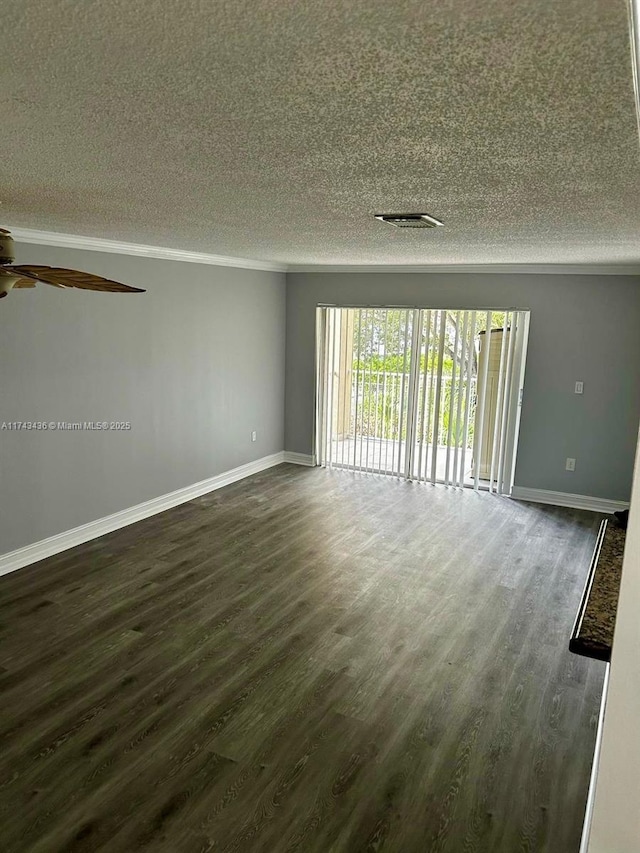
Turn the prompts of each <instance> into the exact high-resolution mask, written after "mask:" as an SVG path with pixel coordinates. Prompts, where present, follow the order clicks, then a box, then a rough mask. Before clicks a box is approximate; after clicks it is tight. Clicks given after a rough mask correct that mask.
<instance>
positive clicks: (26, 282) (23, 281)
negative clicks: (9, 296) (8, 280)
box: [13, 278, 36, 289]
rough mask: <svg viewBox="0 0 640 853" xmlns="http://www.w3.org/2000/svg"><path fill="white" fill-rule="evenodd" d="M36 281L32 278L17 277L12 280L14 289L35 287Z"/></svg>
mask: <svg viewBox="0 0 640 853" xmlns="http://www.w3.org/2000/svg"><path fill="white" fill-rule="evenodd" d="M35 286H36V282H35V279H33V278H19V279H17V281H14V282H13V287H14V289H15V288H16V287H35Z"/></svg>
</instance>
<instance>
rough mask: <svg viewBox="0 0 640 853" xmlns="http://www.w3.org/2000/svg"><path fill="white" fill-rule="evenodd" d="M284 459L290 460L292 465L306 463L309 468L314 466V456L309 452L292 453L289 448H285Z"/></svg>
mask: <svg viewBox="0 0 640 853" xmlns="http://www.w3.org/2000/svg"><path fill="white" fill-rule="evenodd" d="M284 461H285V462H291V463H292V464H293V465H307V466H308V467H309V468H315V465H316V457H315V455H313V454H310V453H294V452H293V451H291V450H285V452H284Z"/></svg>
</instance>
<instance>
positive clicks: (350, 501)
mask: <svg viewBox="0 0 640 853" xmlns="http://www.w3.org/2000/svg"><path fill="white" fill-rule="evenodd" d="M599 521H600V518H599V517H598V516H597V515H595V514H592V513H588V512H583V511H577V510H569V509H557V508H552V507H544V506H539V505H533V504H522V503H517V502H515V501H510V500H508V499H505V498H499V497H497V496H495V495H489V494H476V493H474V492H472V491H461V490H454V489H448V488H446V487H444V486H437V487H433V486H430V485H424V484H422V485H418V484H411V483H407V482H403V481H396V480H392V479H387V478H384V477H381V478H380V477H373V476H363V475H357V474H352V473H347V472H327V471H324V470H320V469H301V468H296V467H294V466H290V465H282V466H279V467H278V468H275V469H272V470H270V471H268V472H265V473H263V474H259V475H256V476H254V477H251V478H250V479H248V480H245V481H243V482H241V483H237V484H235V485H233V486H230V487H228V488H226V489H223V490H220V491H217V492H214V493H211V494H210V495H207V496H205V497H202V498H200V499H198V500H195V501H192V502H191V503H189V504H184V505H182V506H180V507H177V508H176V509H173V510H171V511H169V512H166V513H164V514H162V515H157V516H155V517H153V518H150V519H147V520H146V521H142V522H140V523H138V524H135V525H133V526H130V527H128V528H125V529H123V530H121V531H118V532H115V533H112V534H110V535H108V536H105V537H103V538H101V539H97V540H94V541H93V542H90V543H87V544H85V545H83V546H80V547H78V548H74V549H73V550H72V551H67V552H65V553H63V554H59V555H57V556H56V557H52V558H50V559H48V560H45V561H43V562H41V563H39V564H37V565H34V566H31V567H28V568H25V569H22V570H20V571H18V572H15V573H14V574H10V575H7V576H5V577H3V578H0V623H1V633H0V648H1V651H0V689H1V690H2V700H1V702H2V704H1V713H2V718H1V723H0V849H1V850H2V851H4V853H14V851H29V853H43V851H46V853H50V851H74V853H75V852H76V851H97V850H105V851H125V852H126V853H129V852H130V851H136V850H151V851H170V853H182V851H188V853H192V851H193V853H196V851H207V850H213V851H264V853H280V851H294V850H295V851H303V852H304V853H334V851H335V853H361V852H362V853H364V851H393V853H396V851H397V852H398V853H414V851H415V853H436V851H448V853H473V851H487V852H488V853H489V851H490V853H519V851H523V853H524V851H527V852H528V853H543V851H553V853H577V850H578V846H579V840H580V832H581V826H582V821H583V814H584V807H585V801H586V795H587V787H588V782H589V772H590V766H591V760H592V755H593V748H594V741H595V730H596V722H597V715H598V710H599V701H600V693H601V687H602V680H603V675H604V664H602V663H600V662H598V661H591V660H588V659H586V658H582V657H578V656H576V655H573V654H571V653H570V652H569V651H568V650H567V645H568V638H569V633H570V631H571V626H572V621H573V617H574V615H575V612H576V608H577V606H578V603H579V599H580V593H581V591H582V585H583V582H584V578H585V576H586V573H587V570H588V568H589V560H590V557H591V551H592V548H593V544H594V541H595V537H596V533H597V530H598V525H599Z"/></svg>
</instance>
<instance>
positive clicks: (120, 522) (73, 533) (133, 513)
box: [0, 451, 284, 575]
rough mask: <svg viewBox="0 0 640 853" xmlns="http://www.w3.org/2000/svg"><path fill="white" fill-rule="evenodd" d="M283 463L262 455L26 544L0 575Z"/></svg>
mask: <svg viewBox="0 0 640 853" xmlns="http://www.w3.org/2000/svg"><path fill="white" fill-rule="evenodd" d="M282 462H284V453H283V452H282V451H281V452H280V453H273V454H272V455H271V456H263V457H262V458H261V459H256V460H255V461H254V462H247V464H246V465H240V466H239V467H238V468H232V469H231V470H230V471H225V472H223V473H222V474H216V476H215V477H209V478H208V479H207V480H201V481H200V482H198V483H193V484H192V485H191V486H185V487H184V488H183V489H177V490H176V491H175V492H169V493H168V494H166V495H161V496H160V497H157V498H152V499H151V500H150V501H145V502H144V503H141V504H136V506H132V507H129V508H128V509H123V510H120V512H115V513H113V515H108V516H106V517H105V518H98V519H96V521H90V522H89V523H88V524H83V525H81V526H80V527H74V528H73V529H72V530H66V531H64V533H58V534H57V535H56V536H50V537H49V538H48V539H42V540H41V541H40V542H35V543H34V544H33V545H26V546H25V547H24V548H18V549H17V550H16V551H10V552H9V553H8V554H3V555H2V556H0V575H6V574H8V573H9V572H15V571H16V570H17V569H21V568H23V567H24V566H29V565H31V563H37V562H38V561H39V560H44V559H46V558H47V557H52V556H53V555H54V554H59V553H60V552H61V551H67V550H68V549H69V548H74V547H75V546H76V545H82V544H83V543H84V542H89V541H90V540H91V539H97V537H98V536H104V535H105V533H111V532H112V531H114V530H119V529H120V528H121V527H126V526H127V525H129V524H135V522H136V521H142V519H144V518H148V517H149V516H150V515H156V514H157V513H159V512H164V511H165V510H167V509H171V508H172V507H174V506H178V505H179V504H183V503H186V502H187V501H191V500H193V499H194V498H199V497H200V496H201V495H204V494H207V492H213V491H215V490H216V489H222V488H223V487H224V486H228V485H230V484H231V483H235V482H237V481H238V480H243V479H244V478H245V477H250V476H251V475H252V474H258V473H259V472H260V471H265V470H266V469H267V468H273V467H275V466H276V465H280V464H281V463H282Z"/></svg>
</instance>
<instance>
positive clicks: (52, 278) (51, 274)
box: [2, 264, 144, 293]
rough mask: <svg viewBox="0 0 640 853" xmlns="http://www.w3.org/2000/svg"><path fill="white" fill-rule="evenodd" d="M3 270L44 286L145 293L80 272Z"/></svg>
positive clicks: (24, 267)
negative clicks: (39, 282) (41, 283)
mask: <svg viewBox="0 0 640 853" xmlns="http://www.w3.org/2000/svg"><path fill="white" fill-rule="evenodd" d="M2 269H4V270H7V271H11V272H14V273H17V274H18V275H20V276H26V277H27V278H30V279H33V280H35V281H41V282H43V283H44V284H51V285H53V286H54V287H77V288H80V290H102V291H104V292H107V293H144V289H143V288H141V287H130V286H129V285H128V284H121V283H120V282H119V281H111V280H110V279H108V278H102V277H101V276H99V275H93V274H92V273H88V272H80V271H79V270H67V269H62V268H60V267H41V266H32V265H31V264H20V265H18V266H5V267H2ZM15 286H16V285H14V287H15Z"/></svg>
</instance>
